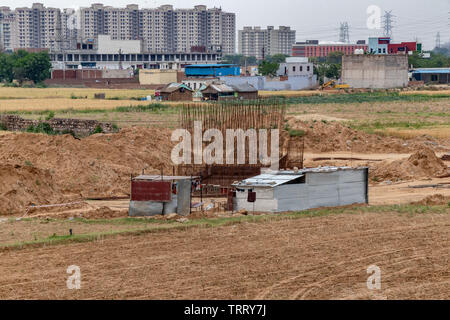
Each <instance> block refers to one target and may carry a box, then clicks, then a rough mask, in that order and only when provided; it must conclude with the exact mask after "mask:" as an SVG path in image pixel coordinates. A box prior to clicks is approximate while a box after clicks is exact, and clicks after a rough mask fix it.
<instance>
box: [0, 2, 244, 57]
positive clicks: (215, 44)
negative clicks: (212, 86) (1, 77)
mask: <svg viewBox="0 0 450 320" xmlns="http://www.w3.org/2000/svg"><path fill="white" fill-rule="evenodd" d="M7 9H8V10H9V8H7ZM5 11H7V10H6V7H5ZM13 16H14V25H15V27H16V29H15V31H14V32H13V33H14V37H15V38H14V39H16V40H17V46H16V47H17V48H48V49H50V50H55V51H57V50H60V49H66V50H67V49H76V46H77V43H95V42H96V40H97V38H98V36H99V35H109V36H110V37H111V39H112V40H141V41H142V50H143V51H144V52H155V53H157V52H161V53H163V52H180V53H183V52H193V51H199V52H202V51H209V50H215V51H219V49H221V50H222V53H223V54H234V53H235V50H236V45H235V43H236V40H235V37H236V31H235V30H236V17H235V14H234V13H228V12H224V11H222V9H220V8H210V9H208V8H207V7H206V6H203V5H199V6H195V7H194V8H191V9H174V8H173V6H171V5H164V6H160V7H158V8H144V9H139V7H138V6H137V5H128V6H126V7H125V8H114V7H110V6H104V5H103V4H100V3H96V4H93V5H91V6H90V7H84V8H80V9H79V10H77V11H74V10H72V9H62V10H60V9H55V8H46V7H44V6H43V5H42V4H39V3H36V4H33V6H32V7H31V8H17V9H16V10H15V11H14V12H13Z"/></svg>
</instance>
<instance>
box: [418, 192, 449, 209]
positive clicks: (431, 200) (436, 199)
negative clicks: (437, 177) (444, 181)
mask: <svg viewBox="0 0 450 320" xmlns="http://www.w3.org/2000/svg"><path fill="white" fill-rule="evenodd" d="M449 203H450V197H446V196H444V195H442V194H434V195H432V196H428V197H426V198H425V199H423V200H421V201H417V202H412V204H415V205H423V206H436V205H445V204H449Z"/></svg>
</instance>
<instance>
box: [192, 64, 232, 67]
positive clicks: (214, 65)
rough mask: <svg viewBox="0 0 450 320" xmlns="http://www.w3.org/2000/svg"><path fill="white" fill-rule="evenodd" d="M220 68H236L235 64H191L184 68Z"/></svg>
mask: <svg viewBox="0 0 450 320" xmlns="http://www.w3.org/2000/svg"><path fill="white" fill-rule="evenodd" d="M220 67H237V65H236V64H191V65H188V66H185V68H220Z"/></svg>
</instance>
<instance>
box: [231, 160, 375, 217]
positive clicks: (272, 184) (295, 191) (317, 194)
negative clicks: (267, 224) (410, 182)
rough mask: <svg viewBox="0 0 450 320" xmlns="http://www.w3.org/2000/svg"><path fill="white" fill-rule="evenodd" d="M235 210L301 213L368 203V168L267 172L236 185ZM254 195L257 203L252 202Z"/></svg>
mask: <svg viewBox="0 0 450 320" xmlns="http://www.w3.org/2000/svg"><path fill="white" fill-rule="evenodd" d="M234 186H235V187H236V196H235V198H234V199H233V206H234V209H235V210H242V209H244V210H249V211H251V210H254V211H260V212H285V211H299V210H307V209H311V208H319V207H334V206H345V205H351V204H357V203H361V204H362V203H368V168H365V167H364V168H350V167H319V168H311V169H302V170H298V171H295V172H294V171H272V172H270V171H267V172H265V173H263V174H261V175H259V176H255V177H252V178H250V179H245V180H243V181H241V182H239V183H235V184H234ZM253 193H255V195H254V196H255V199H256V201H255V202H249V201H248V199H249V197H250V195H253Z"/></svg>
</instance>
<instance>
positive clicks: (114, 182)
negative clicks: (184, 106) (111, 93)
mask: <svg viewBox="0 0 450 320" xmlns="http://www.w3.org/2000/svg"><path fill="white" fill-rule="evenodd" d="M170 135H171V132H170V130H168V129H148V128H127V129H123V130H121V131H120V132H119V133H116V134H97V135H93V136H90V137H88V138H85V139H82V140H77V139H75V138H73V137H72V136H70V135H62V136H49V135H44V134H30V133H12V134H8V135H2V136H0V163H2V164H3V165H2V167H1V170H0V215H2V214H3V215H6V214H15V213H20V212H22V211H23V210H24V208H25V207H26V206H28V205H30V204H36V205H42V204H49V203H63V202H65V201H72V200H73V199H82V198H90V197H116V196H126V195H128V194H129V192H130V191H129V190H130V174H134V175H137V174H140V173H141V172H142V170H143V169H145V173H149V174H158V173H160V171H161V168H162V169H164V172H166V173H170V174H171V173H172V162H171V159H170V153H171V150H172V145H173V144H172V142H171V141H170ZM38 182H39V183H38Z"/></svg>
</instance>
